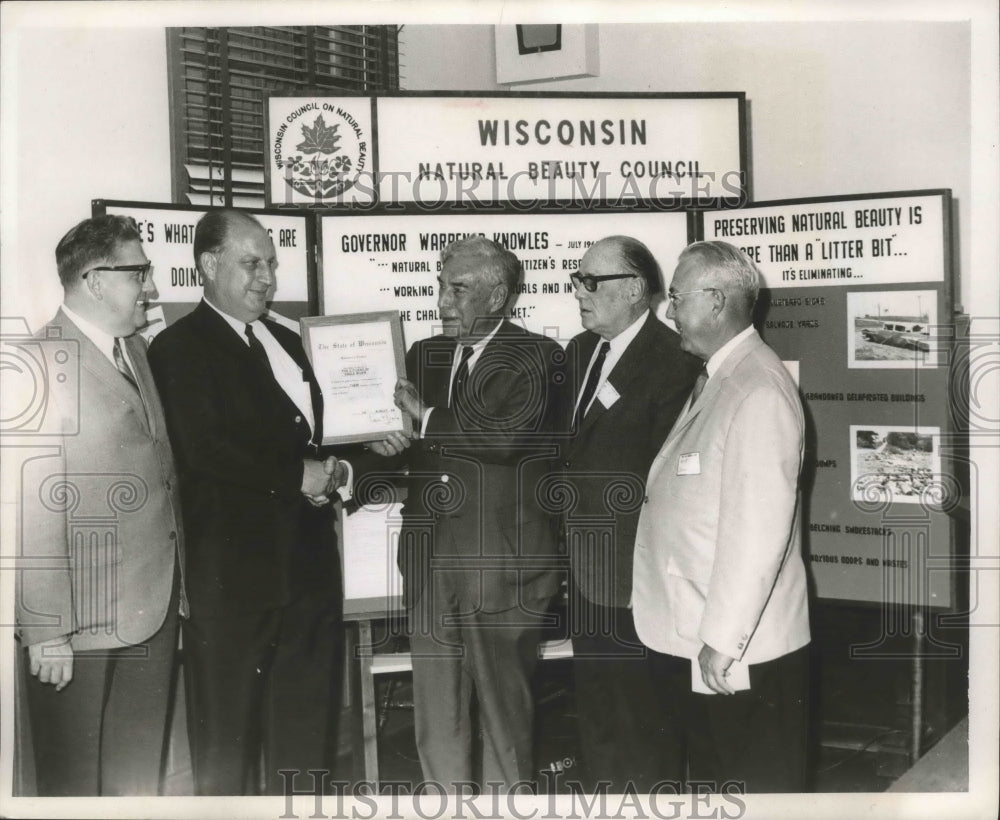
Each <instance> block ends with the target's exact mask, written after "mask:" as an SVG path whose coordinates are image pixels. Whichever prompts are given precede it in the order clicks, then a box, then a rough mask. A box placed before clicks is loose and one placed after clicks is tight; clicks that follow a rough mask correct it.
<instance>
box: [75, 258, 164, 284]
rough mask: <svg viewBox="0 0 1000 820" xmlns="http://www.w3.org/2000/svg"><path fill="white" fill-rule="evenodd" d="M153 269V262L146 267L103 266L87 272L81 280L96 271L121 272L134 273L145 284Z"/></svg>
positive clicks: (145, 265)
mask: <svg viewBox="0 0 1000 820" xmlns="http://www.w3.org/2000/svg"><path fill="white" fill-rule="evenodd" d="M152 269H153V263H152V262H146V264H144V265H101V266H100V267H96V268H91V269H90V270H88V271H86V272H85V273H84V274H83V276H82V277H81V278H82V279H86V278H87V277H88V276H89V275H90V274H91V273H93V272H94V271H95V270H120V271H125V272H126V273H134V274H135V278H136V279H137V280H139V282H145V281H146V280H147V279H148V278H149V272H150V271H151V270H152Z"/></svg>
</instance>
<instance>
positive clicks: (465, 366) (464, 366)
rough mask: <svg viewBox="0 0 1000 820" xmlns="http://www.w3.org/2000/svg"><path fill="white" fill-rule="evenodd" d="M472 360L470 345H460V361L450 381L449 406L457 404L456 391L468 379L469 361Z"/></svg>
mask: <svg viewBox="0 0 1000 820" xmlns="http://www.w3.org/2000/svg"><path fill="white" fill-rule="evenodd" d="M470 358H472V345H462V360H461V361H460V362H459V363H458V369H457V370H455V377H454V378H453V379H452V380H451V406H452V407H454V406H455V405H456V404H457V403H458V391H459V390H461V389H462V385H463V384H465V380H466V379H467V378H468V377H469V359H470Z"/></svg>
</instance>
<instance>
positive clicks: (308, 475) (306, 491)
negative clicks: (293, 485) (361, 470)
mask: <svg viewBox="0 0 1000 820" xmlns="http://www.w3.org/2000/svg"><path fill="white" fill-rule="evenodd" d="M348 475H349V468H348V466H347V462H346V461H340V460H339V459H337V458H336V457H335V456H330V457H329V458H327V460H326V461H313V460H311V459H307V460H305V461H304V462H303V470H302V495H304V496H305V497H306V499H307V500H308V501H309V503H310V504H312V505H313V506H314V507H322V506H324V505H325V504H329V503H330V496H331V495H332V494H333V493H335V492H336V491H337V490H338V489H340V488H341V487H343V486H344V485H345V484H347V478H348Z"/></svg>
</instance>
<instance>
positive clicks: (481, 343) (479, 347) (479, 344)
mask: <svg viewBox="0 0 1000 820" xmlns="http://www.w3.org/2000/svg"><path fill="white" fill-rule="evenodd" d="M502 324H503V319H500V320H498V321H497V323H496V327H494V328H493V330H491V331H490V332H489V333H487V334H486V335H485V336H483V337H482V338H481V339H479V340H477V341H475V342H473V343H472V344H471V345H469V347H471V348H472V355H473V356H476V355H478V354H479V353H482V352H483V348H484V347H486V345H488V344H489V343H490V341H491V340H492V339H493V337H494V336H496V335H497V331H498V330H500V325H502ZM458 346H459V347H466V345H464V344H463V343H462V342H459V343H458Z"/></svg>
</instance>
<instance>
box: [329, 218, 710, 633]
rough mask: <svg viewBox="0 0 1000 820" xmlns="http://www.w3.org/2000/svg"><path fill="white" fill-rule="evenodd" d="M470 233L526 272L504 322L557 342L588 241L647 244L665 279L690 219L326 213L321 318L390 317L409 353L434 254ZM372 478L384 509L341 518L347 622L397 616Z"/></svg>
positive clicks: (431, 313) (385, 522) (576, 319)
mask: <svg viewBox="0 0 1000 820" xmlns="http://www.w3.org/2000/svg"><path fill="white" fill-rule="evenodd" d="M473 234H482V235H485V236H488V237H490V238H491V239H495V240H497V241H498V242H500V243H501V244H503V245H504V246H506V247H507V248H509V249H510V250H511V251H513V252H514V253H515V254H516V255H517V257H518V259H519V260H520V261H521V263H522V264H523V266H524V279H523V283H522V286H521V291H522V292H521V293H519V294H518V298H517V301H516V302H515V303H514V306H513V309H512V310H511V319H512V320H513V321H515V322H519V323H522V324H523V325H524V327H526V328H527V329H528V330H532V331H534V332H536V333H541V334H543V335H546V336H549V337H550V338H553V339H556V340H557V341H559V342H561V343H563V344H566V343H567V342H568V341H569V339H571V338H572V337H573V336H575V335H576V334H577V333H580V332H581V331H582V330H583V327H582V326H581V324H580V315H579V310H578V307H577V301H576V299H575V298H574V296H573V293H574V288H573V285H572V283H571V282H570V280H569V275H570V274H571V273H572V272H573V271H575V270H577V269H578V267H579V264H580V259H581V257H582V256H583V254H584V253H585V252H586V250H587V248H589V247H590V246H591V245H593V243H594V242H596V241H597V240H599V239H602V238H603V237H606V236H611V235H615V234H628V235H629V236H633V237H636V238H637V239H639V240H641V241H642V242H645V243H646V244H647V245H648V246H649V248H650V250H651V251H652V252H653V254H654V256H655V257H656V258H657V260H659V262H660V263H661V265H662V266H663V268H664V276H665V277H666V278H668V279H669V276H670V272H671V271H672V270H673V265H674V262H675V260H676V259H677V256H678V254H679V253H680V252H681V250H683V248H684V246H685V245H687V244H688V242H689V238H690V237H689V220H688V215H687V214H686V213H682V212H670V213H656V212H645V213H636V212H631V213H627V214H621V213H617V214H616V213H565V214H511V213H505V214H483V213H479V214H471V213H466V214H404V215H400V214H391V213H380V214H368V215H363V214H362V215H347V214H344V215H336V216H331V215H326V216H323V217H321V218H320V227H319V236H320V248H321V253H320V270H321V272H320V305H321V311H322V312H323V313H324V314H326V315H336V314H343V313H365V312H369V311H379V310H398V311H399V314H400V318H401V320H402V324H403V338H404V342H405V344H406V346H407V347H409V346H410V345H412V344H413V343H414V342H416V341H418V340H419V339H424V338H427V337H428V336H432V335H434V334H436V333H440V332H441V323H440V320H439V318H438V313H437V292H438V288H437V276H438V273H439V271H440V264H439V262H440V256H441V250H442V249H443V248H444V247H445V246H446V245H448V244H449V243H451V242H453V241H455V240H456V239H459V238H462V237H464V236H468V235H473ZM664 284H665V283H664ZM664 311H665V303H664V304H661V305H660V307H659V313H660V316H661V318H662V315H663V312H664ZM373 480H374V482H375V484H376V485H378V486H380V487H381V488H382V492H381V495H382V496H383V498H384V503H381V504H373V505H370V506H367V507H363V508H361V509H359V510H357V511H356V512H353V513H351V514H350V515H349V516H346V517H345V519H344V565H345V568H346V570H347V571H346V572H345V581H344V584H345V586H344V593H345V595H344V597H345V600H344V613H345V615H346V616H348V617H353V618H364V617H378V615H379V614H380V613H381V614H385V613H389V612H394V611H398V610H399V608H400V590H401V584H402V579H401V577H400V575H399V571H398V569H397V568H396V557H395V556H396V553H395V550H396V545H397V542H398V538H399V531H400V528H401V526H402V521H401V517H400V505H399V504H398V503H397V499H398V490H397V488H395V487H394V486H393V484H394V482H393V480H392V478H391V476H388V475H387V476H381V477H374V479H373ZM370 489H371V488H369V490H370Z"/></svg>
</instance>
